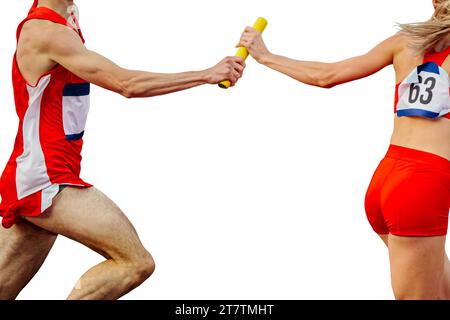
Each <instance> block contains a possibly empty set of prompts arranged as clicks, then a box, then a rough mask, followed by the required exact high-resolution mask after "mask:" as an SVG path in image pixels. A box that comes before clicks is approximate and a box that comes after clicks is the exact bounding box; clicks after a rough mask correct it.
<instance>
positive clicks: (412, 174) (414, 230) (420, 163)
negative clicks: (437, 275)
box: [365, 145, 450, 237]
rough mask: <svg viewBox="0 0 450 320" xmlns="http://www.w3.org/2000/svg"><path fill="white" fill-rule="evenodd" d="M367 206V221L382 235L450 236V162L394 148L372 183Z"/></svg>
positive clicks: (416, 151) (423, 153)
mask: <svg viewBox="0 0 450 320" xmlns="http://www.w3.org/2000/svg"><path fill="white" fill-rule="evenodd" d="M365 207H366V213H367V218H368V219H369V222H370V224H371V225H372V228H373V229H374V231H375V232H376V233H378V234H381V235H385V234H389V233H390V234H393V235H396V236H409V237H432V236H443V235H446V234H447V228H448V215H449V208H450V161H449V160H447V159H445V158H442V157H439V156H437V155H434V154H431V153H427V152H423V151H418V150H413V149H408V148H404V147H399V146H394V145H391V146H390V148H389V151H388V153H387V155H386V157H385V158H384V160H383V161H381V163H380V165H379V166H378V169H377V171H376V172H375V175H374V177H373V179H372V182H371V183H370V186H369V190H368V191H367V195H366V200H365Z"/></svg>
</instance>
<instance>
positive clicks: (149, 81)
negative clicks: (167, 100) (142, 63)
mask: <svg viewBox="0 0 450 320" xmlns="http://www.w3.org/2000/svg"><path fill="white" fill-rule="evenodd" d="M206 83H208V79H207V76H206V72H205V71H192V72H183V73H175V74H163V73H151V72H144V71H127V72H126V74H125V78H124V80H123V88H124V90H123V95H124V96H126V97H129V98H145V97H153V96H158V95H165V94H169V93H173V92H177V91H182V90H186V89H190V88H193V87H196V86H199V85H202V84H206Z"/></svg>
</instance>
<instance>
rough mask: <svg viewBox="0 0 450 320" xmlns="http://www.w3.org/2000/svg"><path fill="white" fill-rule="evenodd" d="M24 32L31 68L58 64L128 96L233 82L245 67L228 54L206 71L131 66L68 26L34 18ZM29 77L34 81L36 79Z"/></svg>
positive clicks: (23, 44) (24, 50) (22, 49)
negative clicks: (98, 49)
mask: <svg viewBox="0 0 450 320" xmlns="http://www.w3.org/2000/svg"><path fill="white" fill-rule="evenodd" d="M22 34H23V36H22V37H21V39H20V41H19V44H18V53H19V55H26V54H27V53H29V54H32V56H33V59H34V60H33V61H34V62H33V63H32V64H31V65H32V68H29V69H35V65H36V59H39V62H40V65H45V66H46V69H47V70H48V69H51V67H53V66H55V65H57V64H59V65H62V66H63V67H64V68H66V69H67V70H69V71H70V72H72V73H74V74H75V75H77V76H78V77H80V78H81V79H83V80H85V81H87V82H91V83H93V84H96V85H98V86H100V87H103V88H105V89H107V90H111V91H114V92H117V93H119V94H121V95H123V96H125V97H127V98H136V97H152V96H157V95H164V94H169V93H172V92H176V91H181V90H185V89H189V88H192V87H195V86H199V85H203V84H217V83H219V82H221V81H223V80H225V79H229V80H230V81H231V84H232V85H234V84H235V83H236V82H237V81H238V80H239V78H241V76H242V73H243V71H244V68H245V62H244V60H243V59H242V58H238V57H227V58H225V59H224V60H222V61H221V62H219V63H218V64H217V65H216V66H214V67H212V68H210V69H206V70H203V71H194V72H183V73H174V74H163V73H152V72H145V71H135V70H128V69H124V68H122V67H120V66H118V65H117V64H115V63H113V62H112V61H110V60H109V59H107V58H105V57H103V56H101V55H100V54H98V53H96V52H93V51H91V50H88V49H87V48H86V47H85V46H84V44H83V42H82V41H81V39H80V37H79V35H78V34H77V33H76V32H74V31H73V30H72V29H71V28H68V27H66V26H63V25H59V24H55V23H52V22H49V21H44V20H31V21H29V22H27V23H26V24H25V25H24V28H23V32H22ZM22 60H23V59H22ZM19 66H20V68H21V69H22V71H26V70H27V66H26V65H19ZM24 75H25V74H24ZM27 80H29V82H30V83H34V82H35V81H34V80H36V79H30V78H29V79H27Z"/></svg>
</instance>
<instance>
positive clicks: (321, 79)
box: [314, 68, 337, 89]
mask: <svg viewBox="0 0 450 320" xmlns="http://www.w3.org/2000/svg"><path fill="white" fill-rule="evenodd" d="M314 83H315V85H316V86H317V87H320V88H324V89H331V88H333V87H334V86H335V85H337V82H336V77H335V73H334V72H333V71H332V70H329V69H328V70H327V68H323V69H322V70H320V71H319V72H318V73H317V74H316V76H315V79H314Z"/></svg>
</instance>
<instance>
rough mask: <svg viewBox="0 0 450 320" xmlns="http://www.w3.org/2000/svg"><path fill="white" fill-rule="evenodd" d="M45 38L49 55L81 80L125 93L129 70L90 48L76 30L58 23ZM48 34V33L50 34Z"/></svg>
mask: <svg viewBox="0 0 450 320" xmlns="http://www.w3.org/2000/svg"><path fill="white" fill-rule="evenodd" d="M50 35H51V37H50V38H48V39H49V40H48V41H46V45H45V51H46V54H48V57H49V58H50V59H51V60H53V61H54V62H55V63H58V64H60V65H61V66H63V67H64V68H66V69H67V70H69V71H70V72H72V73H73V74H75V75H77V76H78V77H80V78H81V79H83V80H85V81H87V82H90V83H93V84H95V85H98V86H100V87H103V88H105V89H107V90H111V91H114V92H117V93H119V94H122V95H124V96H126V95H127V94H126V91H127V88H126V79H127V77H128V73H129V72H130V71H129V70H126V69H124V68H121V67H119V66H118V65H117V64H115V63H114V62H112V61H111V60H109V59H107V58H105V57H103V56H102V55H100V54H98V53H96V52H94V51H91V50H88V49H87V48H86V47H85V46H84V44H83V42H82V41H81V39H80V37H79V36H78V34H77V33H76V32H74V31H73V30H71V29H69V28H67V27H64V26H59V25H55V26H54V27H53V28H52V30H51V32H50ZM47 36H48V35H47Z"/></svg>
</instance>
